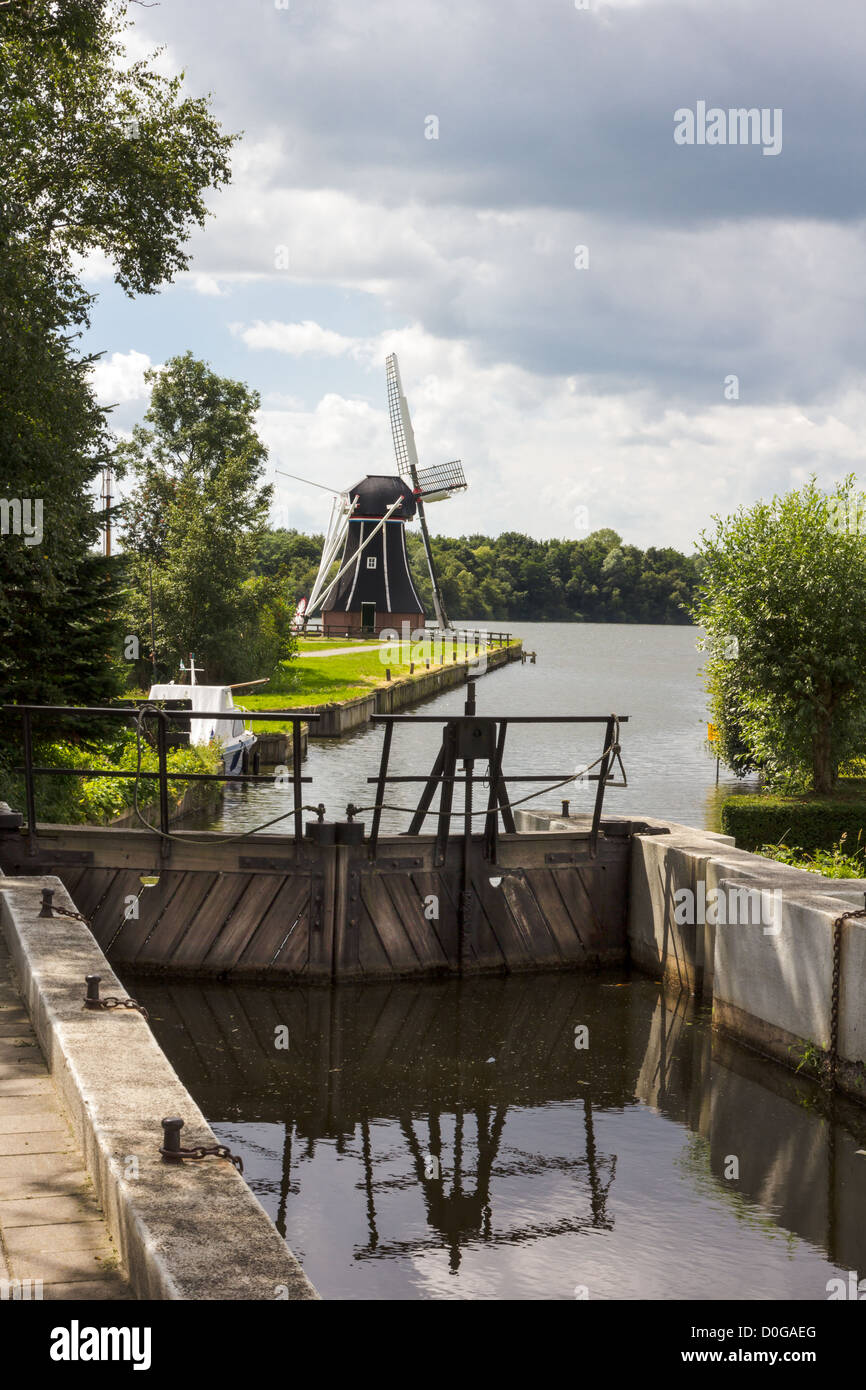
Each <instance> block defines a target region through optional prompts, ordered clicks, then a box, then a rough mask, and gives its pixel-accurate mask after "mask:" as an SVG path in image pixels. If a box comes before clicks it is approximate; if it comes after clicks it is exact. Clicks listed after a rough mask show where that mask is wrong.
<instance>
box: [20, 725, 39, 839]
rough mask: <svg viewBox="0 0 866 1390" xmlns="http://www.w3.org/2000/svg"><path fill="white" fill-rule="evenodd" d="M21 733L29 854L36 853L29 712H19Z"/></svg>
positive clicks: (34, 797)
mask: <svg viewBox="0 0 866 1390" xmlns="http://www.w3.org/2000/svg"><path fill="white" fill-rule="evenodd" d="M21 732H22V735H23V742H24V795H25V797H26V799H27V839H28V843H29V848H30V852H31V853H32V854H35V853H36V789H35V787H34V785H33V733H32V730H31V728H30V711H29V709H23V710H22V711H21Z"/></svg>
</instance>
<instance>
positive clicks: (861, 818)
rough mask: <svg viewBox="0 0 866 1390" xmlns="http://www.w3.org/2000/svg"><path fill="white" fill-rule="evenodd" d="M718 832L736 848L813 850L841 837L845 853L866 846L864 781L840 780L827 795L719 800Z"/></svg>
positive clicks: (742, 797) (732, 797)
mask: <svg viewBox="0 0 866 1390" xmlns="http://www.w3.org/2000/svg"><path fill="white" fill-rule="evenodd" d="M721 822H722V830H723V831H724V833H725V834H726V835H733V836H734V838H735V840H736V842H737V845H738V847H739V848H740V849H749V850H756V849H760V847H761V845H775V844H779V843H780V841H781V842H784V843H785V844H786V845H797V846H798V847H799V848H800V849H803V850H806V851H807V852H809V853H812V852H813V851H814V850H816V849H832V848H833V846H834V845H835V844H837V843H838V842H839V840H841V838H842V836H843V835H844V836H845V837H846V838H845V852H846V854H851V853H853V852H854V851H855V850H856V849H857V848H858V846H862V847H864V848H866V780H864V779H863V778H859V777H858V778H854V777H845V778H841V779H840V781H839V783H838V785H837V789H836V791H835V792H834V793H833V795H831V796H815V795H805V796H778V795H773V794H772V793H762V794H760V795H757V796H731V797H728V798H727V800H725V801H724V802H723V803H722V815H721Z"/></svg>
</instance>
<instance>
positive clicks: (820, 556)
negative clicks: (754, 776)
mask: <svg viewBox="0 0 866 1390" xmlns="http://www.w3.org/2000/svg"><path fill="white" fill-rule="evenodd" d="M862 501H863V499H862V498H860V497H859V495H858V494H857V493H856V491H855V488H854V479H853V477H849V478H847V479H846V480H845V481H844V482H843V483H840V484H839V485H838V487H837V488H836V489H835V491H834V493H832V494H831V495H830V496H827V495H825V494H824V493H823V492H821V491H820V490H819V489H818V487H817V485H816V483H815V480H814V478H813V479H811V480H810V481H809V483H808V484H807V485H806V486H805V487H803V488H801V489H800V490H799V491H795V492H791V493H788V494H787V495H786V496H784V497H774V498H773V500H772V501H771V502H760V503H758V504H757V505H756V506H754V507H752V508H750V509H748V510H747V509H744V508H741V509H740V510H739V511H738V512H736V513H735V514H734V515H733V516H730V517H727V518H725V519H722V518H720V517H715V518H714V520H715V523H716V529H715V533H714V534H708V533H705V534H704V535H703V536H702V538H701V541H702V544H701V549H700V556H701V560H702V563H703V573H702V577H701V585H700V590H699V597H698V599H697V601H696V602H695V603H694V606H693V614H694V617H695V620H696V621H697V622H699V623H701V624H702V626H703V627H704V629H705V632H706V645H707V650H708V652H709V659H708V662H707V667H706V676H707V684H708V689H709V693H710V699H711V706H712V714H713V722H714V723H715V724H716V725H717V726H718V727H719V728H720V730H721V733H722V748H723V752H725V755H726V757H727V756H728V753H729V752H730V751H732V750H735V749H736V748H737V746H739V747H740V748H741V749H742V747H745V748H746V749H748V759H746V758H745V757H744V756H742V755H741V756H740V758H739V768H740V769H742V767H743V766H744V765H745V763H746V761H748V764H749V765H750V766H751V767H759V768H761V769H763V771H764V773H765V775H766V776H767V779H768V780H769V781H770V783H771V784H774V785H779V786H789V787H806V786H811V789H812V790H814V791H815V792H818V793H824V794H826V793H828V792H830V791H831V790H832V788H833V785H834V783H835V781H836V778H837V775H838V769H839V766H840V764H841V763H843V762H844V761H846V760H847V759H848V758H849V757H850V756H851V755H852V754H853V753H860V752H862V738H863V735H864V732H866V605H864V602H863V595H864V592H866V541H864V536H863V533H862V526H861V516H863V515H864V513H863V505H862ZM840 518H841V521H840ZM734 766H735V767H736V766H737V764H736V763H734Z"/></svg>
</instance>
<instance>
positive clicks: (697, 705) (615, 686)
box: [189, 623, 747, 832]
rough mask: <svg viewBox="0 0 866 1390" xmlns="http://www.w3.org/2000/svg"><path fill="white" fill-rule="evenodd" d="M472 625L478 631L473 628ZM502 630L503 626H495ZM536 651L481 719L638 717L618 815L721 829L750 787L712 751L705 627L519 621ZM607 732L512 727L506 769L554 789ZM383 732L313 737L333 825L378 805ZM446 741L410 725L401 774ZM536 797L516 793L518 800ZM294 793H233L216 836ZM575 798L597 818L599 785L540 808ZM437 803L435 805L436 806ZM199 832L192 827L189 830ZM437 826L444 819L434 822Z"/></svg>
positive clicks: (554, 796) (457, 695)
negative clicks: (722, 815)
mask: <svg viewBox="0 0 866 1390" xmlns="http://www.w3.org/2000/svg"><path fill="white" fill-rule="evenodd" d="M466 626H472V624H469V623H467V624H466ZM489 626H490V628H491V630H494V631H495V630H498V628H499V626H500V625H499V624H497V623H492V624H490V625H489ZM513 627H514V630H515V633H516V635H517V636H519V637H522V638H523V641H524V648H525V650H527V651H534V652H536V653H537V658H536V663H535V665H534V666H533V665H532V664H531V663H530V662H528V661H527V662H526V664H525V665H524V664H522V663H517V662H515V663H511V664H510V665H508V666H506V667H504V668H502V669H500V670H496V671H491V672H490V674H489V675H488V676H484V677H483V679H480V680H479V681H478V683H477V687H476V697H477V708H478V713H479V714H490V715H501V716H505V715H508V716H514V715H533V714H597V715H608V714H611V713H616V714H626V715H628V717H629V722H628V723H627V724H624V725H623V726H622V735H621V741H622V750H623V762H624V764H625V769H626V774H627V778H628V786H627V787H626V788H625V789H611V790H610V791H609V792H608V796H607V802H606V810H607V811H608V812H610V813H613V814H615V813H617V812H623V813H637V814H639V815H652V816H660V817H662V818H663V819H667V820H677V821H681V822H683V823H685V824H687V825H698V826H707V827H708V828H715V827H716V824H717V819H718V809H717V808H718V805H719V801H720V799H721V797H722V796H725V795H730V794H731V793H732V792H738V791H742V790H744V789H747V786H746V784H744V783H742V782H737V781H736V780H735V779H732V778H730V777H726V776H724V775H723V777H722V781H721V785H720V787H719V789H718V791H717V790H716V787H715V760H714V759H713V757H712V756H711V754H710V753H709V751H708V747H707V742H706V737H707V710H706V695H705V693H704V689H703V685H702V681H701V676H700V670H701V666H702V664H703V660H704V658H703V656H702V654H701V653H700V652H699V651H698V649H697V641H698V637H699V635H700V634H699V629H697V628H693V627H654V626H643V625H641V626H631V625H618V624H608V623H519V624H517V623H515V624H514V625H513ZM465 694H466V692H465V690H464V689H463V688H460V687H457V688H454V689H452V690H449V691H446V692H445V693H444V694H442V695H439V696H437V697H435V698H434V699H432V700H427V701H425V702H424V703H423V705H420V706H419V707H418V710H417V712H418V713H419V714H437V715H438V714H450V713H462V711H463V703H464V700H465ZM603 734H604V726H603V725H591V726H584V727H583V728H581V727H580V726H575V727H574V728H573V729H568V728H564V727H563V726H562V725H547V726H545V725H536V726H527V725H519V724H513V725H511V726H510V728H509V730H508V741H507V745H506V757H505V764H504V766H505V771H506V773H507V774H508V773H514V774H516V773H519V772H525V773H533V774H536V773H548V772H550V773H551V774H555V775H552V776H551V779H550V780H551V783H553V782H556V781H559V780H560V779H561V778H562V777H567V776H569V775H572V774H574V773H575V772H577V771H579V769H580V768H582V767H585V766H587V765H588V764H590V763H592V762H593V761H594V760H595V759H596V758H597V757H598V755H599V754H600V752H601V750H602V739H603ZM382 738H383V731H382V728H381V726H371V727H369V728H367V729H363V730H360V731H359V732H358V733H356V734H354V735H351V736H350V737H348V738H346V739H340V740H339V741H338V740H334V739H315V738H312V739H311V740H310V746H309V753H308V756H307V759H306V761H305V764H304V774H305V776H308V777H312V779H313V780H312V782H311V783H310V784H309V785H307V786H306V787H305V790H304V796H305V799H306V800H307V801H309V802H310V803H311V804H316V803H318V802H320V801H323V802H324V803H325V805H326V806H327V808H328V819H335V820H340V819H343V818H344V815H345V807H346V803H347V802H349V801H352V802H354V804H355V805H356V806H367V805H369V804H370V803H371V802H372V801H373V789H372V786H371V785H370V784H369V783H368V782H367V780H366V779H367V778H368V777H373V776H375V774H376V771H377V769H378V766H379V754H380V750H381V746H382ZM440 741H441V732H440V729H439V727H438V726H435V725H427V726H425V725H423V724H419V725H418V726H416V727H414V728H407V727H406V726H405V725H401V726H399V727H398V729H397V732H396V733H395V735H394V742H393V745H392V752H391V760H390V767H391V771H392V772H393V773H395V774H399V775H403V776H408V775H418V774H422V773H425V772H428V771H429V770H430V768H431V766H432V763H433V760H434V758H435V756H436V752H437V750H438V748H439V745H440ZM531 790H533V788H532V786H531V785H529V784H528V785H526V786H524V787H522V788H519V787H518V786H517V784H515V785H514V786H512V788H511V793H512V796H519V795H524V794H526V793H528V792H529V791H531ZM413 792H414V794H415V797H416V798H417V794H418V788H417V787H413V786H412V785H411V784H405V783H404V784H402V785H401V784H397V786H395V787H392V788H391V789H390V790H389V794H388V801H389V803H390V804H392V805H397V806H409V807H410V809H411V806H412V805H414V802H413V801H412V799H411V798H412V793H413ZM290 797H291V789H290V787H286V786H285V785H279V786H277V785H275V786H273V787H269V786H260V787H256V788H249V789H245V788H242V787H229V788H228V790H227V792H226V798H225V803H224V807H223V812H222V815H221V816H220V817H219V818H218V819H217V820H213V821H209V822H207V824H208V827H209V828H212V829H224V830H231V831H235V832H236V831H238V830H246V829H249V828H252V827H254V826H258V825H261V824H263V823H264V822H266V821H268V820H270V819H272V818H273V817H274V816H278V815H280V813H281V812H282V811H285V809H286V807H287V804H288V803H289V801H290ZM563 797H567V798H568V799H569V800H570V803H571V807H572V810H573V811H575V812H578V811H590V810H591V809H592V804H593V800H594V797H595V784H594V783H590V782H587V781H584V782H582V783H581V782H573V783H572V784H571V785H570V786H565V787H562V788H561V789H557V790H555V791H550V792H547V793H546V794H544V793H543V794H542V795H540V796H537V797H536V798H535V799H534V800H533V802H532V803H528V804H531V805H536V806H547V807H553V808H556V809H559V807H560V805H561V802H562V799H563ZM435 804H436V803H435V802H434V807H435ZM189 824H190V825H192V822H189ZM407 825H408V815H407V814H400V813H399V812H394V811H386V812H385V813H384V814H383V819H382V828H383V830H385V831H396V832H399V831H401V830H405V829H406V827H407ZM431 826H432V822H431Z"/></svg>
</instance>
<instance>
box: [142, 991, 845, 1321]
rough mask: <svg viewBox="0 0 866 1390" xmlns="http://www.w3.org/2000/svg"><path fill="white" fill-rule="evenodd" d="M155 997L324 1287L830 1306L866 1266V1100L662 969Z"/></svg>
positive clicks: (190, 1080)
mask: <svg viewBox="0 0 866 1390" xmlns="http://www.w3.org/2000/svg"><path fill="white" fill-rule="evenodd" d="M136 994H137V996H138V997H139V998H141V999H143V1000H144V1002H145V1003H146V1004H147V1005H148V1007H149V1008H150V1009H151V1015H152V1022H153V1027H154V1029H155V1032H156V1035H157V1037H158V1039H159V1041H160V1042H161V1044H162V1046H163V1047H164V1048H165V1050H166V1052H167V1053H168V1055H169V1057H170V1058H171V1060H172V1062H173V1063H174V1065H175V1067H176V1069H177V1071H178V1072H179V1074H180V1076H181V1078H182V1080H183V1081H184V1082H185V1084H186V1085H187V1087H188V1088H189V1089H190V1091H191V1092H192V1093H193V1095H194V1096H195V1097H196V1098H197V1100H198V1101H199V1103H200V1104H201V1105H202V1108H203V1109H204V1111H205V1113H206V1114H207V1116H208V1117H209V1119H210V1120H211V1122H212V1123H213V1126H214V1129H215V1130H216V1132H217V1134H218V1135H219V1137H220V1138H221V1140H223V1141H224V1142H225V1143H227V1144H229V1145H230V1146H231V1147H232V1149H233V1150H235V1151H237V1152H240V1153H241V1154H242V1155H243V1158H244V1163H245V1167H246V1176H247V1178H248V1180H249V1182H250V1185H251V1187H252V1188H253V1190H254V1191H255V1193H256V1194H257V1196H258V1197H259V1199H260V1200H261V1202H262V1203H263V1205H264V1206H265V1207H266V1208H267V1210H268V1211H269V1212H270V1213H271V1215H272V1216H273V1218H274V1220H275V1221H276V1222H277V1225H278V1226H279V1229H280V1230H281V1232H283V1233H284V1234H285V1235H286V1238H287V1240H288V1242H289V1244H290V1246H291V1248H292V1249H293V1250H294V1251H295V1252H296V1254H297V1255H298V1257H299V1258H300V1259H301V1261H302V1263H303V1265H304V1268H305V1269H306V1271H307V1273H308V1274H309V1276H310V1277H311V1279H312V1280H313V1282H314V1283H315V1285H316V1286H317V1288H318V1289H319V1291H320V1292H321V1293H322V1294H323V1295H324V1296H326V1297H329V1298H337V1299H366V1298H371V1299H372V1298H376V1299H382V1298H384V1299H416V1298H417V1299H442V1298H462V1299H573V1298H575V1297H576V1296H578V1295H580V1294H581V1291H582V1290H584V1289H585V1290H586V1294H587V1296H588V1297H590V1298H593V1299H636V1298H642V1299H647V1298H648V1299H686V1298H698V1299H703V1298H723V1299H749V1300H751V1299H754V1300H761V1299H777V1298H784V1299H818V1300H824V1299H826V1297H827V1281H828V1279H831V1278H833V1277H835V1276H839V1277H847V1271H849V1270H856V1271H858V1272H859V1274H860V1275H861V1276H862V1275H863V1273H864V1272H866V1220H864V1218H866V1181H864V1178H866V1168H864V1164H866V1158H864V1157H863V1156H862V1154H858V1153H857V1150H858V1149H864V1148H866V1114H864V1113H863V1112H862V1111H853V1112H852V1113H851V1114H848V1115H846V1116H842V1115H841V1114H840V1115H839V1116H837V1119H836V1121H835V1123H833V1124H831V1123H830V1121H829V1119H828V1117H827V1115H826V1114H825V1112H824V1111H823V1109H822V1108H821V1107H822V1101H821V1099H820V1096H819V1095H818V1093H817V1091H816V1090H815V1089H814V1087H813V1086H812V1084H811V1083H810V1082H808V1081H807V1080H805V1079H804V1080H800V1079H799V1078H795V1077H793V1076H792V1075H791V1074H789V1073H787V1072H786V1071H784V1070H782V1069H781V1068H778V1067H776V1066H775V1065H773V1064H772V1063H769V1062H764V1061H762V1060H760V1059H758V1058H756V1057H754V1056H753V1055H751V1054H749V1053H747V1052H746V1051H745V1050H742V1049H740V1048H739V1047H737V1046H736V1045H733V1044H730V1043H725V1042H724V1041H722V1040H720V1039H718V1038H713V1037H712V1035H711V1033H710V1030H709V1028H708V1026H707V1023H706V1020H705V1019H704V1018H702V1017H701V1016H699V1015H696V1014H695V1012H694V1004H693V1001H692V1000H690V999H689V997H688V996H686V995H682V996H680V997H679V998H671V997H670V996H668V997H667V998H665V996H664V995H663V994H662V992H661V989H660V987H659V986H658V985H656V984H655V983H654V982H652V981H649V980H646V979H643V978H642V977H639V976H633V977H631V979H629V978H628V977H627V976H603V977H597V978H587V977H584V976H579V975H547V976H534V977H526V978H511V979H495V980H482V981H473V982H463V983H458V982H447V983H429V982H428V983H424V984H420V983H419V984H406V983H402V984H396V985H387V986H386V985H381V986H380V985H368V986H358V987H341V988H340V989H338V990H335V991H327V990H322V989H317V990H306V989H299V988H296V989H279V990H278V989H257V988H254V987H232V986H229V985H212V986H195V985H177V986H169V985H156V984H154V983H150V982H146V981H143V980H140V981H137V982H136ZM579 1025H581V1026H586V1027H587V1028H588V1030H589V1031H588V1047H587V1048H586V1049H581V1050H578V1049H577V1048H576V1047H575V1037H576V1034H575V1028H576V1027H577V1026H579ZM280 1028H287V1029H288V1049H287V1050H280V1049H278V1048H277V1047H276V1046H275V1039H276V1038H277V1036H278V1034H277V1030H278V1029H280ZM577 1036H578V1037H579V1036H580V1035H577ZM846 1120H847V1124H848V1125H849V1126H850V1128H849V1127H846V1123H845V1121H846ZM732 1160H735V1161H736V1164H737V1165H738V1173H737V1175H736V1176H728V1174H733V1173H734V1171H735V1170H734V1165H733V1163H732ZM437 1165H438V1168H437ZM437 1172H438V1176H437Z"/></svg>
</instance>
